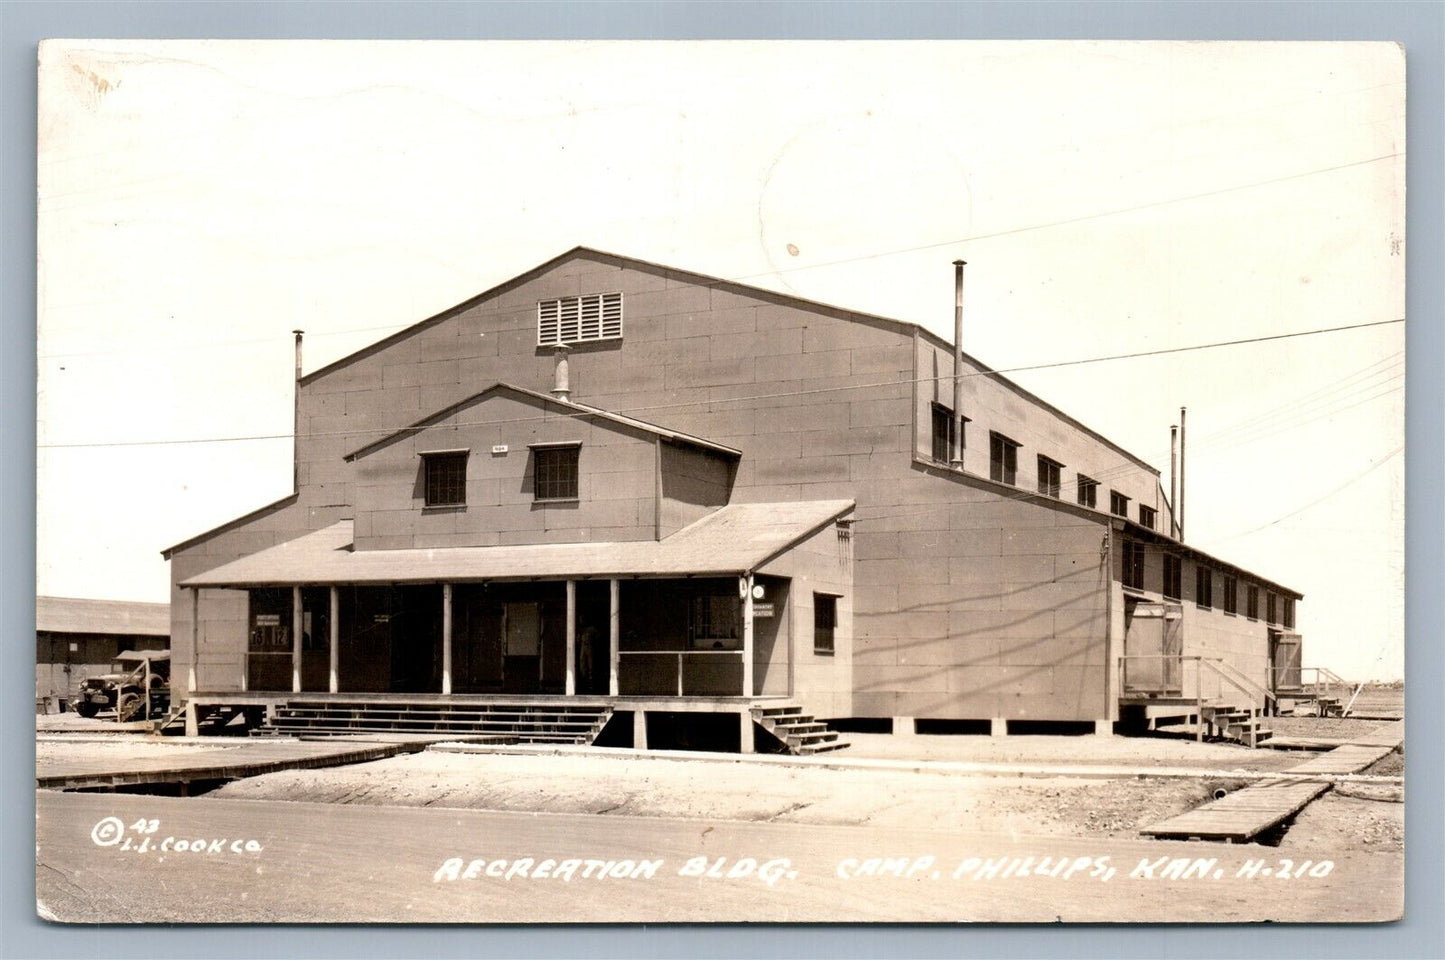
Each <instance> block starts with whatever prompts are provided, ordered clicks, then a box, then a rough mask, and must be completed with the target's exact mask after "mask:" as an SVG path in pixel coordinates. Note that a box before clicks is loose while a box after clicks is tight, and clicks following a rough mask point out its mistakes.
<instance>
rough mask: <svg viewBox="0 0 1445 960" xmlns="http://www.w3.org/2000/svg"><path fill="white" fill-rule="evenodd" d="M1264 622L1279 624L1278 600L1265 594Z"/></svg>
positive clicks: (1270, 594) (1272, 595)
mask: <svg viewBox="0 0 1445 960" xmlns="http://www.w3.org/2000/svg"><path fill="white" fill-rule="evenodd" d="M1264 609H1265V620H1266V621H1267V622H1269V623H1279V603H1278V598H1276V597H1275V595H1274V594H1272V593H1267V594H1265V600H1264Z"/></svg>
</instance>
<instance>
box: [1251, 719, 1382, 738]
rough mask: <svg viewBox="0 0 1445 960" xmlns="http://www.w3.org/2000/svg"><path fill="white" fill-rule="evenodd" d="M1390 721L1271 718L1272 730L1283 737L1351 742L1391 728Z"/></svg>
mask: <svg viewBox="0 0 1445 960" xmlns="http://www.w3.org/2000/svg"><path fill="white" fill-rule="evenodd" d="M1390 723H1391V721H1389V720H1361V719H1359V718H1357V717H1270V718H1269V726H1270V729H1271V730H1273V731H1274V732H1275V733H1277V734H1279V735H1280V736H1282V737H1286V736H1288V737H1329V738H1332V739H1339V740H1349V739H1351V738H1352V737H1362V736H1364V735H1365V734H1367V733H1374V732H1375V731H1376V730H1378V729H1380V728H1381V727H1387V726H1389V725H1390Z"/></svg>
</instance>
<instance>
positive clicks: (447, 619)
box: [442, 583, 452, 694]
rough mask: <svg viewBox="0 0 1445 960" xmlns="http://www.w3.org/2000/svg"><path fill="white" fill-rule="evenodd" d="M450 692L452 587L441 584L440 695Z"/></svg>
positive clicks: (447, 584)
mask: <svg viewBox="0 0 1445 960" xmlns="http://www.w3.org/2000/svg"><path fill="white" fill-rule="evenodd" d="M451 692H452V585H451V584H450V583H444V584H442V693H443V694H449V693H451Z"/></svg>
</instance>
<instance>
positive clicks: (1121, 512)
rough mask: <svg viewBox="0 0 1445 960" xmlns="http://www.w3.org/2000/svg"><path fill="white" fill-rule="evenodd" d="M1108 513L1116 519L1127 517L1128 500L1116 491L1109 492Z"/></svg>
mask: <svg viewBox="0 0 1445 960" xmlns="http://www.w3.org/2000/svg"><path fill="white" fill-rule="evenodd" d="M1109 512H1110V513H1112V514H1113V515H1114V516H1116V517H1127V516H1129V498H1128V497H1126V496H1124V495H1123V494H1122V493H1120V492H1119V491H1117V490H1110V491H1109Z"/></svg>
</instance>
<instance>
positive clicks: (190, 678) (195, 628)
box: [186, 587, 201, 697]
mask: <svg viewBox="0 0 1445 960" xmlns="http://www.w3.org/2000/svg"><path fill="white" fill-rule="evenodd" d="M189 652H190V655H191V662H190V665H189V667H188V668H187V670H186V692H187V693H189V694H190V695H191V696H193V697H194V696H195V695H196V674H197V672H198V671H197V670H196V661H197V660H199V659H200V657H201V588H200V587H192V588H191V643H190V650H189Z"/></svg>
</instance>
